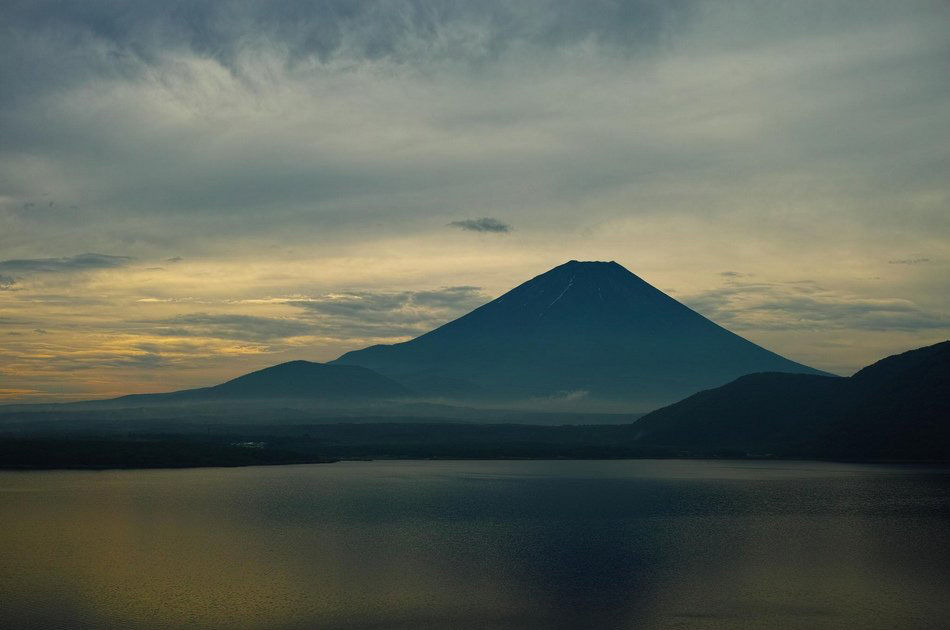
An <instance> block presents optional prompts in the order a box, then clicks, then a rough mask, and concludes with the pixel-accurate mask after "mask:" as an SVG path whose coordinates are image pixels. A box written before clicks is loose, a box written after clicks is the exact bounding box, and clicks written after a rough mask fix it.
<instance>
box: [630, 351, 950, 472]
mask: <svg viewBox="0 0 950 630" xmlns="http://www.w3.org/2000/svg"><path fill="white" fill-rule="evenodd" d="M633 428H634V430H635V432H636V439H637V440H638V441H639V442H641V443H649V444H654V445H676V446H681V447H688V448H696V447H703V448H714V447H719V446H721V447H728V448H731V449H737V450H741V451H745V452H748V451H756V452H772V453H777V454H798V455H812V456H828V457H852V456H853V457H861V458H894V459H902V458H910V459H946V458H947V457H948V453H950V342H947V341H945V342H942V343H938V344H936V345H933V346H928V347H925V348H920V349H917V350H911V351H910V352H905V353H903V354H899V355H894V356H891V357H888V358H886V359H883V360H881V361H878V362H877V363H875V364H874V365H871V366H869V367H866V368H864V369H863V370H861V371H859V372H857V373H856V374H855V375H854V376H851V377H850V378H839V377H823V376H813V375H805V374H777V373H766V374H751V375H748V376H744V377H742V378H739V379H736V380H735V381H733V382H731V383H729V384H727V385H724V386H722V387H718V388H716V389H711V390H706V391H702V392H699V393H697V394H694V395H693V396H690V397H688V398H686V399H684V400H682V401H680V402H678V403H675V404H673V405H669V406H668V407H664V408H662V409H659V410H657V411H654V412H652V413H649V414H647V415H646V416H644V417H643V418H641V419H640V420H639V421H637V422H636V423H635V424H634V425H633Z"/></svg>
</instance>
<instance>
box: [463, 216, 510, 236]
mask: <svg viewBox="0 0 950 630" xmlns="http://www.w3.org/2000/svg"><path fill="white" fill-rule="evenodd" d="M449 225H450V226H452V227H456V228H458V229H460V230H466V231H468V232H496V233H504V232H510V231H511V226H510V225H508V224H507V223H502V222H501V221H499V220H498V219H491V218H489V217H482V218H481V219H465V220H463V221H452V222H451V223H449Z"/></svg>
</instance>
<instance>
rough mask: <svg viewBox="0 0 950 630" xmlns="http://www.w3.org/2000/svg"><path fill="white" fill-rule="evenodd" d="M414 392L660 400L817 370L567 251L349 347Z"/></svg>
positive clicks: (610, 265)
mask: <svg viewBox="0 0 950 630" xmlns="http://www.w3.org/2000/svg"><path fill="white" fill-rule="evenodd" d="M334 363H335V364H342V365H361V366H364V367H368V368H370V369H372V370H375V371H378V372H379V373H381V374H384V375H386V376H389V377H391V378H394V379H396V380H398V381H400V382H402V383H404V384H406V385H407V386H409V387H412V388H413V389H415V390H417V391H421V392H424V393H428V394H446V395H450V396H457V397H468V398H477V399H483V398H492V397H496V398H502V399H524V398H544V397H556V396H567V397H570V398H575V399H576V398H581V397H588V398H591V399H602V400H613V401H625V402H627V403H630V404H631V405H635V406H638V407H640V408H655V407H656V406H657V405H658V404H666V403H669V402H670V401H673V400H676V399H677V398H681V397H682V396H685V395H687V394H689V393H692V392H695V391H696V390H698V389H703V388H708V387H712V386H716V385H720V384H723V383H726V382H728V381H730V380H732V379H734V378H736V377H738V376H741V375H743V374H748V373H751V372H762V371H780V372H803V373H812V374H817V373H819V372H818V371H817V370H813V369H812V368H809V367H807V366H804V365H801V364H798V363H795V362H793V361H790V360H788V359H785V358H784V357H781V356H779V355H777V354H775V353H773V352H769V351H768V350H765V349H764V348H762V347H760V346H757V345H755V344H754V343H752V342H750V341H748V340H746V339H743V338H742V337H739V336H738V335H735V334H733V333H731V332H729V331H728V330H726V329H724V328H722V327H720V326H718V325H716V324H714V323H713V322H711V321H709V320H708V319H706V318H705V317H703V316H701V315H699V314H698V313H696V312H695V311H693V310H691V309H689V308H687V307H686V306H684V305H683V304H680V303H679V302H677V301H676V300H674V299H673V298H671V297H669V296H668V295H666V294H664V293H663V292H661V291H659V290H658V289H656V288H654V287H653V286H651V285H649V284H648V283H646V282H644V281H643V280H642V279H640V278H638V277H637V276H635V275H634V274H632V273H630V272H629V271H627V270H626V269H624V268H623V267H622V266H620V265H618V264H617V263H615V262H578V261H570V262H568V263H565V264H563V265H560V266H558V267H555V268H554V269H551V270H550V271H548V272H547V273H544V274H541V275H540V276H537V277H536V278H533V279H532V280H529V281H528V282H525V283H524V284H522V285H520V286H518V287H516V288H514V289H512V290H511V291H509V292H508V293H506V294H504V295H502V296H501V297H499V298H498V299H496V300H493V301H492V302H489V303H488V304H485V305H484V306H481V307H479V308H477V309H475V310H474V311H472V312H471V313H469V314H467V315H465V316H463V317H461V318H459V319H457V320H455V321H452V322H449V323H448V324H445V325H444V326H441V327H439V328H437V329H435V330H433V331H431V332H429V333H426V334H424V335H422V336H420V337H417V338H415V339H413V340H411V341H407V342H405V343H400V344H394V345H377V346H371V347H369V348H365V349H363V350H357V351H354V352H348V353H346V354H344V355H343V356H341V357H340V358H339V359H337V360H336V361H335V362H334Z"/></svg>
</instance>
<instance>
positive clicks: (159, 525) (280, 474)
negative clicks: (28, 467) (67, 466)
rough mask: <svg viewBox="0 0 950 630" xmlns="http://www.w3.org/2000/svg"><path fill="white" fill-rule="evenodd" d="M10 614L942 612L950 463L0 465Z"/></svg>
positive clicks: (86, 618)
mask: <svg viewBox="0 0 950 630" xmlns="http://www.w3.org/2000/svg"><path fill="white" fill-rule="evenodd" d="M0 529H2V537H0V627H4V628H20V627H22V628H31V627H35V628H51V627H63V628H168V627H173V628H326V629H334V628H340V629H347V630H351V629H352V630H357V629H387V628H398V629H413V630H415V629H428V628H432V629H435V628H438V629H440V630H441V629H459V630H466V629H470V628H471V629H474V628H479V629H498V628H505V629H519V630H520V629H533V628H554V629H558V628H584V629H601V628H603V629H613V628H617V629H620V628H643V629H650V628H704V629H705V628H712V629H716V628H757V629H758V628H803V629H809V630H812V629H816V628H836V629H837V628H855V629H861V630H868V629H872V628H882V629H888V630H890V629H899V628H914V629H918V628H947V627H950V471H947V470H938V469H922V468H909V467H888V466H859V465H844V464H826V463H813V462H807V463H806V462H768V463H763V462H722V461H716V462H702V461H648V460H646V461H645V460H640V461H609V462H588V461H557V462H551V461H522V462H347V463H340V464H332V465H315V466H287V467H270V468H242V469H197V470H177V471H120V472H25V473H0Z"/></svg>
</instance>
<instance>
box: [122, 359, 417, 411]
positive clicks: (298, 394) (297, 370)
mask: <svg viewBox="0 0 950 630" xmlns="http://www.w3.org/2000/svg"><path fill="white" fill-rule="evenodd" d="M411 393H412V392H410V391H409V390H408V389H406V388H405V387H403V386H402V385H400V384H399V383H397V382H395V381H393V380H392V379H389V378H386V377H385V376H382V375H380V374H377V373H376V372H373V371H372V370H367V369H366V368H362V367H359V366H356V365H328V364H326V363H313V362H310V361H288V362H287V363H281V364H279V365H272V366H271V367H268V368H264V369H263V370H257V371H256V372H250V373H248V374H244V375H243V376H239V377H237V378H235V379H231V380H230V381H227V382H226V383H221V384H220V385H214V386H212V387H201V388H198V389H186V390H181V391H177V392H168V393H163V394H132V395H129V396H122V397H121V398H115V399H113V400H112V401H110V402H114V403H122V404H129V403H188V402H212V401H235V400H379V399H394V398H404V397H406V396H408V395H410V394H411Z"/></svg>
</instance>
